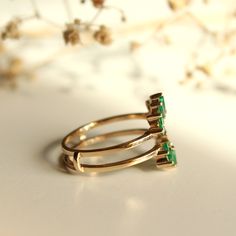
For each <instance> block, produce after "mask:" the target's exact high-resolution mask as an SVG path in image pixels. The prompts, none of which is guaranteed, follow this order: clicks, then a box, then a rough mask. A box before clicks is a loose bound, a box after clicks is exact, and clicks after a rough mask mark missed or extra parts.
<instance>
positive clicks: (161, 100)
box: [158, 96, 166, 117]
mask: <svg viewBox="0 0 236 236" xmlns="http://www.w3.org/2000/svg"><path fill="white" fill-rule="evenodd" d="M159 103H160V105H159V106H158V112H159V113H161V114H162V116H163V117H165V116H166V105H165V99H164V97H163V96H160V97H159Z"/></svg>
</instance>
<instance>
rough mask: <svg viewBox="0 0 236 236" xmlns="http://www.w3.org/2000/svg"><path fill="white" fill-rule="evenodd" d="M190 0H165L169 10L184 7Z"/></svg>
mask: <svg viewBox="0 0 236 236" xmlns="http://www.w3.org/2000/svg"><path fill="white" fill-rule="evenodd" d="M190 1H191V0H167V2H168V5H169V7H170V9H171V10H173V11H177V10H180V9H182V8H184V7H186V6H187V5H188V4H189V3H190Z"/></svg>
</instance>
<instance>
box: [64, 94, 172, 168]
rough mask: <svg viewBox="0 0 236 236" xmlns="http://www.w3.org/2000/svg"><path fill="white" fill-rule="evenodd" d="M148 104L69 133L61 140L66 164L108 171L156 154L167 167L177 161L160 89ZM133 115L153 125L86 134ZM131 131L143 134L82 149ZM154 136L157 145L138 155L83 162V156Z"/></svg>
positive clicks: (124, 147)
mask: <svg viewBox="0 0 236 236" xmlns="http://www.w3.org/2000/svg"><path fill="white" fill-rule="evenodd" d="M146 105H147V107H148V112H147V113H131V114H125V115H118V116H113V117H109V118H105V119H101V120H97V121H93V122H90V123H87V124H85V125H83V126H81V127H79V128H78V129H76V130H74V131H72V132H71V133H70V134H68V135H67V136H66V137H65V138H64V139H63V141H62V150H63V153H64V154H65V158H64V160H65V164H66V166H67V167H68V168H70V169H72V170H76V171H81V172H105V171H111V170H117V169H122V168H125V167H129V166H133V165H136V164H138V163H141V162H144V161H146V160H148V159H151V158H152V157H154V156H155V157H156V158H157V165H158V166H163V167H166V166H167V167H168V166H173V165H175V164H176V159H175V157H174V156H175V151H174V149H173V145H172V144H171V143H170V142H169V140H168V138H167V136H166V130H165V128H164V126H163V119H164V117H165V112H166V110H165V104H164V98H163V96H162V94H161V93H159V94H155V95H152V96H150V99H149V100H148V101H147V102H146ZM134 119H145V120H147V121H148V123H149V125H150V127H149V128H148V129H133V130H123V131H115V132H111V133H107V134H103V135H98V136H95V137H92V138H88V137H87V134H88V132H89V131H90V130H91V129H94V128H96V127H98V126H103V125H107V124H110V123H114V122H118V121H125V120H134ZM131 134H139V135H140V136H138V137H137V138H134V139H131V140H129V141H127V142H123V143H121V144H118V145H114V146H109V147H104V148H96V149H84V148H83V149H81V147H86V146H88V145H91V144H93V143H96V142H101V141H103V140H106V139H109V138H111V137H115V136H122V135H131ZM152 138H154V139H155V140H156V143H155V145H154V147H153V148H151V149H150V150H149V151H147V152H145V153H143V154H141V155H138V156H136V157H132V158H128V159H126V160H122V161H117V162H112V163H106V164H100V165H97V164H82V163H81V161H80V160H81V158H85V157H93V156H103V155H107V154H112V153H115V152H118V151H123V150H129V149H132V148H135V147H137V146H138V145H140V144H142V143H144V142H145V141H147V140H150V139H152ZM173 157H174V158H173Z"/></svg>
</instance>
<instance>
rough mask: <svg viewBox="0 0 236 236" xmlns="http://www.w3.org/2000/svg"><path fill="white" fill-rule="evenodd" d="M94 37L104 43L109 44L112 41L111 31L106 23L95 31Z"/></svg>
mask: <svg viewBox="0 0 236 236" xmlns="http://www.w3.org/2000/svg"><path fill="white" fill-rule="evenodd" d="M93 37H94V39H95V40H96V41H97V42H99V43H100V44H102V45H109V44H111V43H112V38H111V32H110V30H109V29H108V28H107V27H106V26H104V25H101V26H100V28H99V30H97V31H95V33H94V35H93Z"/></svg>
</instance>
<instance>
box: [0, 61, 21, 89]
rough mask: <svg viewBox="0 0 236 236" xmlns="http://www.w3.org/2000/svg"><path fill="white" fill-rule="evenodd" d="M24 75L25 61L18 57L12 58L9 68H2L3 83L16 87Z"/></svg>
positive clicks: (0, 76) (0, 70) (0, 74)
mask: <svg viewBox="0 0 236 236" xmlns="http://www.w3.org/2000/svg"><path fill="white" fill-rule="evenodd" d="M23 73H24V71H23V61H22V60H21V59H20V58H18V57H14V58H10V60H9V61H8V64H7V68H0V78H1V83H3V84H6V85H10V86H11V87H15V85H16V79H17V77H19V76H20V75H22V74H23Z"/></svg>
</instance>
